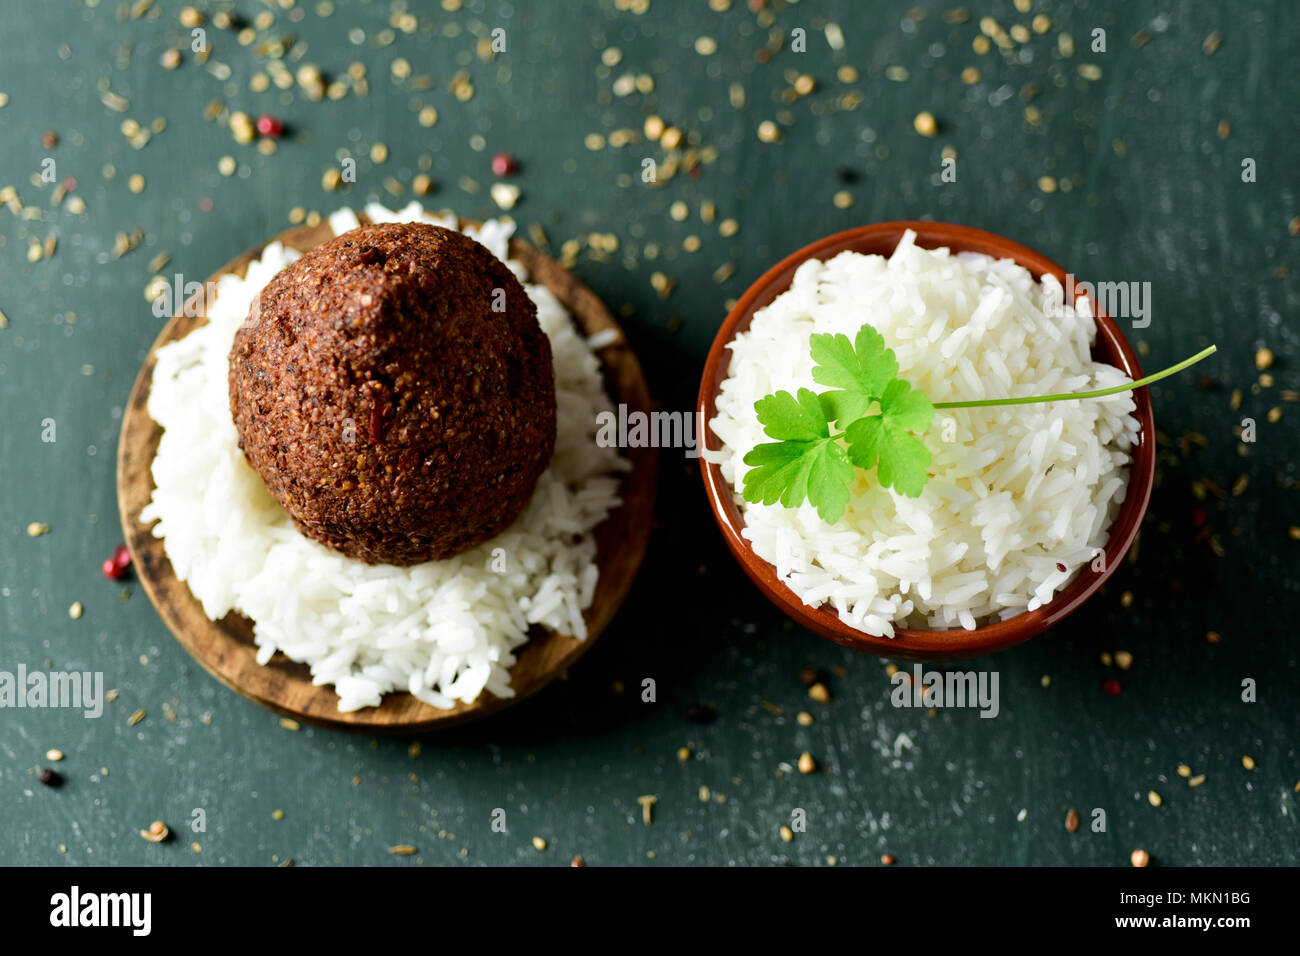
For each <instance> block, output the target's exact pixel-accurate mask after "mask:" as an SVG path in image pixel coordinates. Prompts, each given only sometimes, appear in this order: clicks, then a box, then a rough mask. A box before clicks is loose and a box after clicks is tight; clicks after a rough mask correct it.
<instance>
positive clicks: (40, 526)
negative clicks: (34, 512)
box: [27, 521, 50, 538]
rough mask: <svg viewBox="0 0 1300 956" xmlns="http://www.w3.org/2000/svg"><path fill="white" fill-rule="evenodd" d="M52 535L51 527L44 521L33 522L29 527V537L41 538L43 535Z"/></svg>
mask: <svg viewBox="0 0 1300 956" xmlns="http://www.w3.org/2000/svg"><path fill="white" fill-rule="evenodd" d="M49 533H50V526H49V525H47V524H45V523H44V522H42V521H33V522H32V523H31V524H29V525H28V526H27V537H29V538H39V537H40V536H41V535H43V534H49Z"/></svg>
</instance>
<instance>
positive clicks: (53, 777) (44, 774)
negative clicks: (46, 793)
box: [36, 767, 63, 787]
mask: <svg viewBox="0 0 1300 956" xmlns="http://www.w3.org/2000/svg"><path fill="white" fill-rule="evenodd" d="M36 779H37V781H38V782H39V783H40V784H41V785H42V786H45V787H57V786H58V785H59V784H61V783H63V778H62V777H61V776H59V774H58V772H57V771H55V770H52V769H51V768H49V767H41V768H40V769H39V770H37V771H36Z"/></svg>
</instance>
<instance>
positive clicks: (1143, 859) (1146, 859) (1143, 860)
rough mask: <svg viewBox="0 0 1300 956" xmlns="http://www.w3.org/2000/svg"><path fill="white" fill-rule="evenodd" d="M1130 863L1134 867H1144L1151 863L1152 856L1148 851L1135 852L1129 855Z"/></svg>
mask: <svg viewBox="0 0 1300 956" xmlns="http://www.w3.org/2000/svg"><path fill="white" fill-rule="evenodd" d="M1129 862H1130V863H1132V864H1133V865H1134V866H1137V867H1143V866H1146V865H1147V864H1148V863H1150V862H1151V854H1150V853H1148V852H1147V851H1146V850H1134V851H1133V852H1132V853H1131V854H1130V855H1129Z"/></svg>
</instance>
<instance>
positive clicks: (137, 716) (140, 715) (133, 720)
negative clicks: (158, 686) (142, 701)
mask: <svg viewBox="0 0 1300 956" xmlns="http://www.w3.org/2000/svg"><path fill="white" fill-rule="evenodd" d="M145 716H146V714H145V712H144V708H143V707H141V708H140V709H139V710H137V711H136V712H135V713H134V714H132V715H131V716H130V717H128V718H127V719H126V723H127V726H128V727H134V726H135V725H136V724H138V723H140V721H142V720H144V718H145Z"/></svg>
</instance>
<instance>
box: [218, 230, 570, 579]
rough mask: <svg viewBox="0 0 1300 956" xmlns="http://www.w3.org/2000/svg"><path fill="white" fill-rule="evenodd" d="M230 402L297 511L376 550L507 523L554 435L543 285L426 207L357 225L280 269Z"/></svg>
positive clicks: (306, 522)
mask: <svg viewBox="0 0 1300 956" xmlns="http://www.w3.org/2000/svg"><path fill="white" fill-rule="evenodd" d="M230 408H231V412H232V414H233V416H234V420H235V427H236V429H237V430H238V433H239V447H240V448H241V449H242V450H243V452H244V456H245V457H246V458H247V459H248V463H249V464H250V465H252V467H253V469H254V470H255V471H256V472H257V473H258V475H260V476H261V478H262V481H263V483H264V484H265V485H266V489H267V491H269V492H270V493H271V496H272V497H274V498H275V500H276V501H278V502H279V503H280V505H281V507H283V508H284V510H285V511H286V512H287V513H288V515H289V516H290V517H291V518H292V519H293V522H294V524H295V525H296V526H297V527H298V529H299V530H300V531H302V533H303V534H305V535H307V536H308V537H310V538H314V539H315V540H317V541H319V542H321V543H322V544H325V545H327V546H329V547H331V548H333V549H334V550H336V551H339V552H342V553H343V554H345V555H348V556H349V557H352V558H356V559H358V560H361V561H364V562H366V563H368V564H394V565H411V564H417V563H419V562H421V561H430V560H437V559H441V558H447V557H451V556H452V555H455V554H457V553H459V552H461V551H464V550H466V549H468V548H471V547H473V546H474V545H477V544H480V543H482V542H484V541H486V540H488V539H489V538H491V537H493V536H494V535H496V534H498V533H499V532H501V531H502V530H504V529H505V528H506V527H507V526H508V525H510V523H511V522H513V521H514V520H515V518H516V517H518V515H519V514H520V512H521V511H523V509H524V507H525V506H526V505H527V504H528V500H529V498H530V497H531V495H532V493H533V487H534V485H535V484H536V482H537V479H538V477H539V476H540V475H541V473H542V472H543V471H545V470H546V467H547V465H548V463H549V462H550V459H551V454H552V452H553V451H554V448H555V370H554V367H553V364H552V358H551V344H550V340H549V339H548V338H547V336H546V334H545V333H544V332H543V331H542V330H541V327H540V326H539V325H538V323H537V310H536V307H535V306H534V305H533V302H532V300H531V299H530V298H529V297H528V295H527V293H526V292H525V291H524V288H523V286H522V285H520V283H519V280H518V279H516V278H515V276H514V274H513V273H512V272H511V271H510V270H509V269H508V268H507V267H506V266H505V264H504V263H503V262H501V261H500V260H499V259H497V258H496V257H495V256H494V255H492V253H490V252H489V251H488V250H487V249H485V248H484V247H483V246H481V245H479V243H477V242H475V241H474V240H473V239H470V238H469V237H468V236H465V235H463V234H461V233H459V232H454V231H452V230H448V229H443V228H441V227H438V226H431V225H426V224H423V223H404V224H385V225H371V226H362V227H360V228H358V229H353V230H352V231H351V232H348V233H345V234H343V235H341V236H337V237H335V238H334V239H331V240H330V241H328V242H325V243H323V244H322V245H320V246H317V247H316V248H315V249H312V250H311V251H310V252H308V253H306V254H305V255H304V256H303V257H302V258H300V259H298V260H297V261H296V262H294V263H293V264H292V265H290V266H289V267H288V268H286V269H284V270H283V271H282V272H280V273H279V274H278V275H276V276H275V278H273V279H272V280H271V281H270V283H269V284H268V285H267V286H266V288H265V289H264V290H263V291H262V294H261V295H260V296H259V297H258V298H257V299H256V300H254V302H253V307H252V309H251V311H250V313H249V318H248V321H247V322H245V323H244V325H243V326H241V328H240V329H239V331H238V332H237V333H236V335H235V344H234V348H233V349H232V350H231V353H230Z"/></svg>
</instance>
